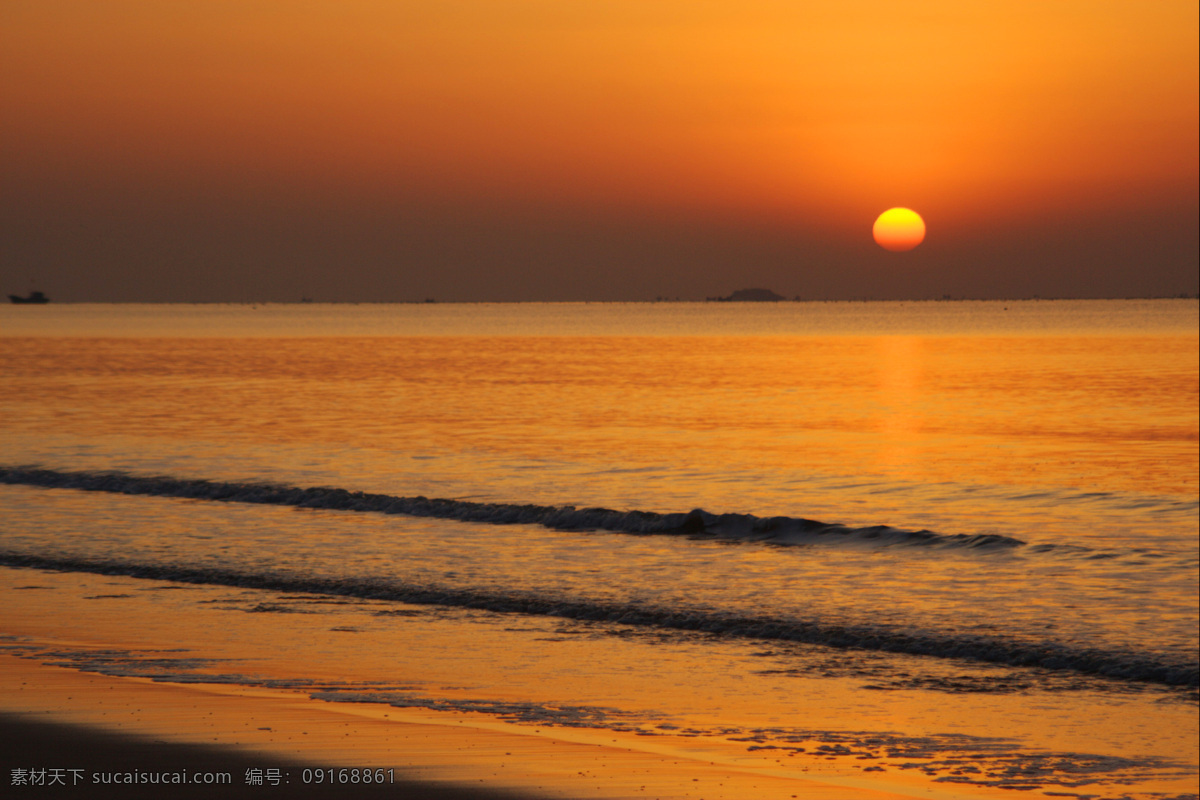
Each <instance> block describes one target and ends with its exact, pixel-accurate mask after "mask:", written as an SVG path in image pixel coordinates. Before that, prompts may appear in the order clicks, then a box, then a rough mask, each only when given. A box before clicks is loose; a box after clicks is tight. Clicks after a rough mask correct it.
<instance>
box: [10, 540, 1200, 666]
mask: <svg viewBox="0 0 1200 800" xmlns="http://www.w3.org/2000/svg"><path fill="white" fill-rule="evenodd" d="M0 565H3V566H9V567H22V568H37V569H53V570H62V571H69V572H90V573H94V574H101V575H125V576H129V577H135V578H143V579H152V580H167V581H175V582H180V583H194V584H215V585H221V586H236V587H239V588H248V589H262V590H268V591H278V592H289V593H317V594H326V595H340V596H347V597H358V598H364V599H373V600H389V601H397V602H404V603H413V604H421V605H440V606H454V607H460V608H474V609H482V610H486V611H494V612H500V613H519V614H536V615H540V616H554V617H563V618H568V619H577V620H593V621H603V622H610V623H618V624H624V625H633V626H641V627H653V628H660V629H673V630H683V631H700V632H706V633H713V634H719V635H724V636H735V637H739V638H753V639H769V640H783V641H794V642H804V643H808V644H818V645H825V646H829V647H835V648H839V649H853V650H872V651H882V652H890V653H903V654H909V655H923V656H934V657H940V658H955V659H963V660H968V661H975V662H985V663H993V664H1004V665H1008V666H1014V667H1040V668H1043V669H1048V670H1055V671H1067V672H1074V673H1080V674H1087V675H1100V676H1104V677H1107V678H1111V679H1116V680H1122V681H1136V682H1144V683H1156V684H1161V685H1166V686H1183V687H1195V686H1197V685H1200V665H1197V664H1196V663H1195V662H1189V663H1181V662H1179V661H1176V660H1172V659H1170V657H1169V656H1166V655H1162V654H1147V653H1144V652H1130V651H1122V650H1101V649H1095V648H1083V647H1078V646H1073V645H1071V644H1066V643H1061V642H1052V641H1036V642H1031V641H1020V640H1014V639H1007V638H1004V637H1001V636H985V635H977V634H963V633H956V632H931V631H911V630H895V629H889V628H883V627H874V626H870V625H846V624H830V623H826V622H822V621H820V620H797V619H787V618H780V617H772V616H767V615H761V616H759V615H746V614H735V613H721V612H717V611H711V610H695V609H688V610H682V609H675V608H660V607H655V606H651V605H644V604H638V603H621V602H606V601H600V600H592V599H579V598H562V597H551V596H545V595H538V594H535V593H521V592H498V591H477V590H470V589H462V588H454V587H444V586H436V585H417V584H410V583H405V582H403V581H399V580H395V579H387V578H378V577H376V578H371V577H364V578H336V577H321V576H303V575H295V574H288V573H271V572H239V571H237V570H228V569H219V568H206V569H200V568H196V567H189V566H181V565H171V564H147V563H138V562H131V561H120V560H103V559H88V558H70V557H55V556H40V555H28V554H20V553H4V552H0Z"/></svg>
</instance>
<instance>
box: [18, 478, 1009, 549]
mask: <svg viewBox="0 0 1200 800" xmlns="http://www.w3.org/2000/svg"><path fill="white" fill-rule="evenodd" d="M0 483H7V484H25V485H29V486H41V487H46V488H52V489H78V490H82V491H90V492H112V493H115V494H128V495H154V496H157V497H180V498H189V499H195V500H215V501H220V502H227V503H257V504H262V505H277V506H294V507H296V508H315V509H325V510H332V511H359V512H374V513H379V514H404V515H407V516H413V517H434V518H437V519H451V520H458V521H460V522H479V523H490V524H494V525H511V524H523V525H541V526H543V527H546V528H552V529H554V530H569V531H595V530H601V531H610V532H614V533H627V534H642V535H651V534H664V535H671V534H674V535H685V536H691V537H697V538H714V539H729V540H737V541H760V542H770V543H772V544H780V545H804V544H815V543H831V542H851V541H856V542H869V543H873V544H876V545H910V546H922V547H954V548H971V549H985V550H992V549H1010V548H1015V547H1023V546H1025V542H1023V541H1021V540H1020V539H1014V538H1011V537H1008V536H1000V535H997V534H975V535H970V534H940V533H934V532H933V531H928V530H919V531H911V530H902V529H899V528H893V527H891V526H888V525H873V526H867V527H861V528H855V527H850V526H847V525H841V524H838V523H828V522H818V521H816V520H811V519H804V518H802V517H787V516H779V517H758V516H755V515H753V514H713V513H710V512H708V511H705V510H703V509H699V508H697V509H693V510H691V511H688V512H675V513H666V514H663V513H659V512H655V511H638V510H633V511H615V510H613V509H609V508H576V507H575V506H542V505H521V504H514V503H476V502H471V501H467V500H445V499H437V498H428V497H397V496H394V495H387V494H371V493H367V492H355V491H350V490H347V489H338V488H330V487H313V488H307V489H302V488H299V487H293V486H281V485H276V484H266V483H226V482H220V481H208V480H198V479H188V478H172V477H143V476H136V475H129V474H126V473H123V472H65V471H58V470H48V469H36V468H29V467H0Z"/></svg>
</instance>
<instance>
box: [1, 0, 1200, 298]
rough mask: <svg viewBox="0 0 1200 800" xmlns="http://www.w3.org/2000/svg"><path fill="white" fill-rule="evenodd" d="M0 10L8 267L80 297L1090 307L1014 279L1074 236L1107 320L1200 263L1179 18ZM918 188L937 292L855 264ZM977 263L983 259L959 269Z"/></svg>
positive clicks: (57, 1) (377, 9)
mask: <svg viewBox="0 0 1200 800" xmlns="http://www.w3.org/2000/svg"><path fill="white" fill-rule="evenodd" d="M0 19H2V21H3V25H2V26H0V82H2V87H3V91H2V92H0V117H2V118H3V119H4V120H5V126H4V129H3V131H0V152H3V153H4V154H5V155H4V157H3V158H4V161H3V169H4V173H3V178H4V180H3V181H2V182H0V186H2V189H0V192H2V193H3V194H2V195H0V199H2V200H3V202H4V205H3V211H4V214H3V218H5V219H6V221H7V224H8V225H9V226H11V231H12V235H11V236H9V238H8V241H9V245H8V246H9V247H10V248H11V251H10V253H9V257H8V258H6V263H5V265H4V266H3V267H0V269H16V272H15V273H14V274H13V275H12V278H11V279H12V280H15V281H18V282H22V283H23V282H28V281H29V280H31V279H32V280H36V281H39V282H40V283H45V282H46V281H50V280H57V281H59V283H60V287H57V288H60V289H61V288H63V287H65V286H66V285H67V284H70V285H71V287H72V290H73V291H74V290H78V291H79V292H80V293H81V295H80V296H91V297H105V296H111V297H126V298H133V297H139V296H143V295H146V294H147V293H150V294H154V295H155V296H159V295H162V296H164V297H173V298H176V299H194V298H216V297H242V298H250V297H269V296H286V297H294V296H295V294H296V291H295V290H294V288H293V287H292V285H291V284H290V283H289V282H288V281H289V280H291V279H293V278H295V277H296V275H297V274H299V276H300V279H301V281H302V282H303V283H304V285H305V287H306V288H304V289H303V290H301V291H307V292H310V293H315V294H318V295H319V296H322V297H327V298H339V297H340V298H343V299H350V298H351V297H358V298H360V299H378V298H383V297H387V298H393V299H402V298H421V297H424V296H427V295H434V296H439V297H441V296H447V295H451V294H452V295H454V296H456V297H460V298H462V299H472V298H473V299H488V298H491V299H506V298H507V299H517V298H525V299H538V298H540V299H552V298H558V299H572V298H574V299H585V298H594V299H617V298H629V299H633V298H644V297H653V296H655V295H656V294H669V295H670V296H675V295H677V294H684V295H685V296H689V293H690V296H693V297H703V296H705V295H711V294H717V293H722V294H723V293H727V292H728V291H730V290H731V289H732V288H736V287H735V286H733V285H732V282H734V281H735V280H737V279H738V278H739V275H740V273H739V269H740V267H739V266H738V264H740V263H742V262H747V263H755V264H758V265H760V267H759V269H760V272H761V274H759V275H756V276H755V282H757V283H760V284H762V285H770V286H774V287H775V288H776V289H777V290H778V291H780V292H781V293H783V294H785V295H788V296H791V295H793V294H803V295H804V296H815V297H838V296H853V295H854V293H855V292H856V291H857V290H856V289H855V288H854V287H856V286H859V285H861V283H862V282H864V281H866V282H870V283H871V284H872V285H875V286H877V287H879V291H881V292H883V293H884V294H885V295H886V294H894V293H896V292H911V291H918V290H919V291H924V292H927V293H933V294H936V295H937V296H940V295H941V294H942V293H944V292H947V291H949V292H969V293H971V294H979V295H994V294H997V293H999V294H1012V293H1017V294H1019V293H1021V292H1026V293H1034V292H1040V293H1042V294H1043V295H1045V294H1063V293H1069V290H1070V286H1068V285H1067V284H1065V283H1063V281H1065V280H1067V278H1066V277H1062V278H1060V277H1059V273H1058V272H1057V271H1056V270H1054V269H1048V268H1033V266H1032V265H1033V264H1034V262H1035V259H1034V258H1033V257H1031V256H1030V255H1029V254H1023V255H1021V256H1020V259H1021V263H1023V264H1029V265H1031V269H1033V272H1032V273H1030V274H1029V275H1023V274H1021V273H1020V272H1019V271H1014V270H1012V269H1011V268H1010V266H1009V265H1008V261H1007V260H1006V259H1008V256H1006V255H1005V254H1004V253H1002V252H1000V251H998V250H996V248H994V247H992V246H991V243H993V242H995V241H996V237H995V231H996V230H997V229H1000V228H1002V229H1004V230H1006V231H1008V232H1009V235H1007V236H1006V237H1005V240H1006V241H1007V242H1012V243H1022V246H1027V247H1030V248H1035V249H1036V248H1040V247H1041V245H1040V244H1038V243H1039V242H1040V241H1042V240H1043V239H1046V238H1053V237H1055V236H1059V235H1061V232H1062V231H1076V233H1075V234H1072V242H1073V243H1075V244H1073V245H1072V246H1073V247H1076V248H1083V249H1084V250H1086V251H1087V252H1079V254H1078V256H1077V257H1075V259H1074V260H1075V261H1077V262H1079V263H1088V264H1090V265H1092V266H1091V267H1090V268H1091V269H1094V270H1097V272H1096V274H1094V275H1090V276H1086V278H1087V281H1086V285H1087V287H1088V288H1089V291H1100V292H1107V293H1114V294H1116V295H1117V296H1125V295H1127V294H1137V293H1144V292H1145V291H1149V290H1150V287H1148V288H1146V289H1139V288H1138V283H1139V282H1141V283H1144V282H1145V281H1146V280H1147V279H1148V276H1149V275H1152V274H1155V273H1153V271H1151V272H1150V273H1147V271H1146V270H1145V269H1142V270H1132V271H1131V270H1129V269H1128V267H1127V264H1128V262H1129V261H1131V260H1134V259H1135V256H1136V253H1137V250H1138V248H1139V247H1140V245H1139V244H1138V243H1137V239H1136V237H1138V236H1142V237H1145V236H1148V235H1150V233H1149V232H1150V231H1151V230H1153V231H1157V232H1159V233H1161V232H1163V231H1167V232H1169V233H1170V236H1171V237H1172V238H1171V240H1170V242H1171V243H1170V244H1169V246H1168V248H1167V251H1168V253H1169V256H1170V258H1171V259H1178V258H1184V259H1192V260H1190V261H1188V262H1187V263H1183V264H1177V265H1175V266H1171V267H1166V266H1164V267H1163V270H1165V272H1162V273H1161V274H1160V275H1159V277H1158V278H1157V280H1158V283H1157V284H1156V287H1158V288H1157V289H1156V290H1157V291H1165V290H1166V289H1167V288H1168V287H1170V288H1171V290H1172V291H1173V292H1178V291H1180V290H1182V289H1185V288H1188V287H1190V286H1191V285H1192V284H1194V283H1195V279H1194V277H1193V275H1192V273H1194V272H1195V270H1194V269H1193V266H1194V263H1193V261H1194V250H1195V248H1194V233H1193V231H1194V224H1193V222H1192V220H1194V218H1195V216H1196V214H1195V213H1194V212H1195V211H1196V205H1197V199H1196V198H1197V192H1196V185H1197V180H1198V177H1200V167H1198V162H1197V147H1196V142H1197V138H1198V135H1200V131H1198V125H1197V117H1198V104H1197V96H1198V94H1200V83H1198V81H1197V73H1196V69H1195V66H1196V62H1197V58H1198V48H1197V41H1196V35H1195V31H1196V28H1197V9H1196V5H1195V4H1194V3H1190V2H1182V1H1181V0H1164V2H1159V3H1152V4H1140V5H1135V4H1127V3H1107V2H1106V3H1099V4H1091V3H1088V4H1083V3H1076V2H1065V3H1053V4H1046V3H1041V2H1032V0H1018V2H1006V3H992V2H985V3H976V4H963V3H960V2H951V1H950V0H928V1H927V2H922V3H918V4H917V5H916V6H913V5H911V4H902V5H897V4H895V3H890V2H883V0H853V2H846V3H835V2H817V3H803V4H787V3H777V2H772V1H771V0H747V1H746V2H742V3H736V4H727V3H717V4H704V3H702V4H697V3H693V2H683V0H663V2H655V3H649V4H647V3H640V2H625V1H624V0H622V1H621V2H614V3H555V2H546V0H530V1H529V2H515V0H464V1H463V2H457V3H453V4H442V3H427V2H414V3H401V4H397V3H385V2H380V0H347V2H344V3H332V2H313V3H304V4H300V5H295V6H290V7H288V8H287V9H286V10H280V9H279V8H278V7H276V6H274V5H273V4H265V3H261V2H250V3H233V4H230V3H216V4H212V3H200V4H189V3H185V4H177V3H170V4H164V3H149V2H142V1H131V2H120V3H101V4H97V3H94V2H91V0H52V1H51V0H47V2H29V1H28V0H15V1H14V2H10V3H6V4H5V10H4V11H3V13H2V15H0ZM897 65H903V69H898V68H897ZM897 197H903V198H904V202H905V203H907V204H912V205H913V206H914V207H917V208H920V209H921V210H922V211H923V212H924V213H928V214H934V215H936V217H937V219H938V221H939V232H945V233H947V234H950V233H953V235H952V236H939V245H940V246H942V247H941V249H940V250H939V253H940V254H941V255H939V258H944V259H945V261H942V262H938V263H933V262H931V263H930V264H929V271H928V272H927V273H926V274H927V275H928V279H929V281H930V284H929V285H928V286H927V287H924V286H919V285H917V284H913V283H911V282H909V283H903V284H900V283H898V284H894V285H893V284H889V283H888V281H889V280H890V279H889V277H888V276H887V275H883V276H877V275H874V274H872V273H871V270H873V269H875V266H874V265H873V262H869V261H863V260H861V259H860V258H859V257H858V256H855V255H853V253H857V252H859V251H857V250H855V249H854V248H856V247H857V246H858V244H859V243H861V241H862V240H861V236H862V219H863V218H864V217H865V216H868V215H874V214H877V213H878V211H879V209H881V208H885V207H887V205H888V204H889V203H890V202H892V201H893V198H897ZM1112 217H1116V218H1120V219H1122V220H1126V221H1130V224H1129V225H1127V226H1126V227H1124V228H1123V229H1121V230H1118V229H1117V228H1115V227H1114V226H1112V225H1110V224H1109V223H1108V222H1107V220H1108V219H1109V218H1112ZM1155 220H1157V221H1155ZM147 221H149V223H150V224H149V226H147V224H146V223H147ZM1080 225H1086V226H1091V228H1092V231H1091V232H1088V233H1085V232H1083V231H1078V228H1079V226H1080ZM60 226H62V229H65V230H70V231H73V232H74V233H72V235H71V236H69V237H65V238H64V237H63V236H61V235H60V234H59V233H58V231H59V228H60ZM1180 226H1184V227H1182V228H1181V227H1180ZM694 231H702V232H703V233H702V234H701V235H700V236H699V237H698V236H697V235H695V233H694ZM1156 235H1157V234H1156ZM1118 236H1120V237H1123V238H1121V239H1120V240H1119V241H1116V240H1115V239H1116V237H1118ZM701 240H703V241H701ZM985 243H986V245H985ZM981 246H986V248H987V251H988V253H990V254H991V255H990V256H989V257H990V258H994V259H996V260H997V263H996V264H993V265H990V266H989V265H984V264H979V262H977V261H976V262H975V263H976V264H977V266H978V269H976V270H974V271H972V273H970V276H971V277H968V275H967V274H965V273H963V272H962V271H961V270H958V269H956V268H955V267H954V265H955V264H958V263H961V260H962V259H963V258H964V257H968V256H970V257H972V258H976V257H977V252H978V250H979V248H980V247H981ZM1012 246H1017V245H1012ZM956 248H962V249H956ZM1046 252H1048V251H1046ZM1056 252H1061V248H1059V249H1058V250H1056ZM1156 252H1158V253H1160V254H1161V253H1162V252H1163V247H1162V245H1159V246H1156ZM796 253H806V254H808V255H807V256H806V264H807V266H806V270H805V272H804V273H803V279H802V280H801V279H799V278H797V277H795V276H797V272H796V270H795V256H794V254H796ZM56 254H57V255H56ZM863 257H865V254H864V255H863ZM588 259H592V260H597V259H598V262H597V263H599V264H602V265H603V267H602V268H601V269H598V270H595V271H587V270H573V269H566V268H564V265H565V264H572V263H579V262H581V261H585V260H588ZM398 260H399V261H401V262H403V263H405V264H408V263H409V262H411V267H410V268H408V269H407V270H406V271H403V272H398V271H397V270H396V269H395V268H394V267H392V266H391V265H393V264H396V263H398ZM75 261H79V262H86V263H88V264H90V265H91V268H90V269H88V270H86V271H83V272H81V273H78V274H75V273H72V274H67V273H66V272H64V270H67V267H66V266H65V265H67V264H70V263H73V262H75ZM164 263H170V264H174V265H175V267H174V270H173V274H178V276H179V277H178V278H174V279H172V280H170V281H162V280H158V278H157V277H155V276H156V275H157V273H156V270H158V269H160V268H161V265H162V264H164ZM238 263H241V264H244V265H245V266H246V267H247V268H248V269H243V268H239V267H236V266H233V265H234V264H238ZM10 264H11V265H13V266H11V267H10V266H9V265H10ZM335 264H338V265H340V266H339V267H337V268H336V269H335V268H334V266H333V265H335ZM16 265H21V266H20V267H19V269H18V268H17V266H16ZM101 265H104V268H103V269H98V268H97V267H99V266H101ZM354 265H358V266H354ZM110 268H111V269H110ZM346 268H352V269H351V274H352V277H353V278H354V280H351V281H347V280H346V273H345V269H346ZM30 270H33V274H29V273H30ZM114 270H115V271H116V273H117V274H124V271H129V272H130V277H129V278H128V279H124V278H123V279H121V280H120V281H118V282H116V283H114V282H113V281H112V280H111V279H110V278H109V275H110V273H111V272H112V271H114ZM213 270H217V274H215V275H214V274H212V271H213ZM60 273H62V277H61V278H59V277H58V276H59V274H60ZM599 274H606V275H608V276H609V278H607V279H605V280H603V281H601V280H599V279H597V278H593V277H591V276H593V275H599ZM40 275H45V276H46V277H45V278H39V276H40ZM968 280H969V281H972V283H970V284H968V283H967V281H968ZM789 281H791V282H792V283H793V285H790V286H789V285H787V283H788V282H789ZM1181 282H1182V285H1181ZM1034 284H1036V286H1035V285H1034ZM232 285H236V286H239V287H243V288H240V289H239V290H238V291H237V292H235V293H233V294H232V295H231V294H229V292H228V289H220V290H218V289H217V288H215V287H228V286H232ZM151 287H154V288H153V289H152V288H151ZM356 287H357V288H356ZM466 287H469V288H466ZM15 288H20V289H24V290H27V289H28V287H25V286H23V285H20V286H17V287H15ZM44 288H56V287H52V286H50V284H49V283H47V284H46V286H45V287H44ZM155 293H157V294H155Z"/></svg>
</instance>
